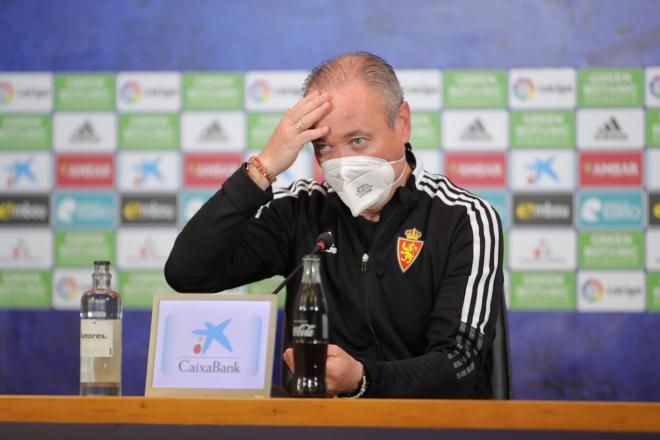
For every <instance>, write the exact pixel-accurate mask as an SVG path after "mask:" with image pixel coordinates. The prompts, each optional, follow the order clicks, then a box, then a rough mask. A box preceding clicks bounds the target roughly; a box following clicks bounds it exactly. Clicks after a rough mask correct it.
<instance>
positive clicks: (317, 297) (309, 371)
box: [291, 255, 328, 397]
mask: <svg viewBox="0 0 660 440" xmlns="http://www.w3.org/2000/svg"><path fill="white" fill-rule="evenodd" d="M302 261H303V276H302V281H301V283H300V289H299V290H298V293H297V295H296V298H295V301H294V307H293V317H292V318H293V326H292V337H291V342H292V344H293V357H294V363H295V377H294V389H293V395H295V396H299V397H322V396H325V395H326V394H327V387H326V382H325V361H326V358H327V355H328V306H327V304H326V301H325V293H324V292H323V287H322V285H321V268H320V261H321V260H320V257H319V256H318V255H307V256H305V257H303V259H302Z"/></svg>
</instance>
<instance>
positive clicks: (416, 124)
mask: <svg viewBox="0 0 660 440" xmlns="http://www.w3.org/2000/svg"><path fill="white" fill-rule="evenodd" d="M410 125H411V130H412V133H411V138H410V143H411V144H412V146H413V147H414V148H439V147H440V115H439V114H438V113H436V112H415V113H413V114H412V115H411V120H410Z"/></svg>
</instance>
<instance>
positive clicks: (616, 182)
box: [580, 152, 643, 186]
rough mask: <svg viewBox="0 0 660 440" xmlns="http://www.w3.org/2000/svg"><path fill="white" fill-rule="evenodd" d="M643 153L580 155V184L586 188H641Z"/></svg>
mask: <svg viewBox="0 0 660 440" xmlns="http://www.w3.org/2000/svg"><path fill="white" fill-rule="evenodd" d="M642 174H643V171H642V153H641V152H638V153H603V152H598V153H595V152H594V153H591V152H589V153H580V184H581V185H585V186H639V185H641V184H642Z"/></svg>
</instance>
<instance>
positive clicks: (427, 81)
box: [396, 69, 442, 111]
mask: <svg viewBox="0 0 660 440" xmlns="http://www.w3.org/2000/svg"><path fill="white" fill-rule="evenodd" d="M396 76H397V78H398V79H399V84H401V88H403V99H405V100H406V101H408V103H409V104H410V108H411V109H412V110H413V111H432V110H439V109H440V107H442V72H440V71H439V70H431V69H408V70H397V71H396Z"/></svg>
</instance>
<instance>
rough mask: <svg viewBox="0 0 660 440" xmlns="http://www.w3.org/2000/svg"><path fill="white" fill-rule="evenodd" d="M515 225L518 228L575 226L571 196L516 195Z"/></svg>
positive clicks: (514, 203) (513, 214) (514, 200)
mask: <svg viewBox="0 0 660 440" xmlns="http://www.w3.org/2000/svg"><path fill="white" fill-rule="evenodd" d="M511 214H512V217H513V224H514V225H516V226H525V225H531V226H550V225H561V226H571V225H573V196H572V195H571V194H514V195H513V204H512V212H511Z"/></svg>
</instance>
